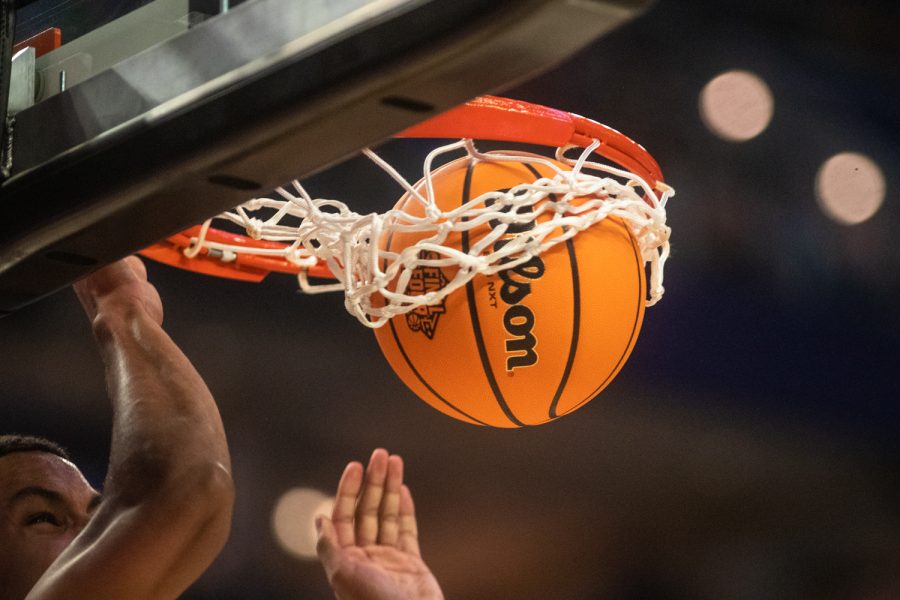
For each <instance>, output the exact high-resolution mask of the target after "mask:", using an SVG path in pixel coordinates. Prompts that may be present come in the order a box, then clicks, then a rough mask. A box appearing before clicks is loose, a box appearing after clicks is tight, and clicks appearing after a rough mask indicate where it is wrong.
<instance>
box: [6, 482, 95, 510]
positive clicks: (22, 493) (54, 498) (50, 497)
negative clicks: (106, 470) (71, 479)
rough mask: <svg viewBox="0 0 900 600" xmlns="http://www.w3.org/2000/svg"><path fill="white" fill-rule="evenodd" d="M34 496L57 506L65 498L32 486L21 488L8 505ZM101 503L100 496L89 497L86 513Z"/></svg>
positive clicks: (63, 502)
mask: <svg viewBox="0 0 900 600" xmlns="http://www.w3.org/2000/svg"><path fill="white" fill-rule="evenodd" d="M35 496H37V497H39V498H44V499H45V500H47V501H49V502H53V503H57V504H65V502H66V501H65V498H63V496H62V494H60V493H59V492H54V491H53V490H48V489H47V488H43V487H40V486H36V485H33V486H29V487H26V488H22V489H21V490H19V491H18V492H16V493H15V494H13V496H12V498H10V504H14V503H16V502H21V501H23V500H25V499H26V498H33V497H35ZM102 501H103V495H102V494H94V495H93V496H91V499H90V501H89V502H88V505H87V511H88V513H92V512H94V510H95V509H96V508H97V507H98V506H99V505H100V503H101V502H102Z"/></svg>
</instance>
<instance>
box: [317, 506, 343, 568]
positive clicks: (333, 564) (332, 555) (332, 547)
mask: <svg viewBox="0 0 900 600" xmlns="http://www.w3.org/2000/svg"><path fill="white" fill-rule="evenodd" d="M316 531H318V533H319V539H318V541H317V542H316V553H317V554H318V555H319V560H320V561H321V562H322V567H324V568H325V574H326V575H327V576H328V579H329V581H330V580H331V575H332V573H334V572H335V571H336V570H337V568H338V563H339V562H340V550H341V546H340V544H339V543H338V539H337V533H336V532H335V530H334V524H333V523H332V522H331V519H329V518H328V517H325V516H323V515H319V516H317V517H316Z"/></svg>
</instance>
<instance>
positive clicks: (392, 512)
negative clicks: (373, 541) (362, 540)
mask: <svg viewBox="0 0 900 600" xmlns="http://www.w3.org/2000/svg"><path fill="white" fill-rule="evenodd" d="M402 487H403V459H402V458H400V457H399V456H397V455H396V454H395V455H393V456H391V457H389V458H388V464H387V477H386V478H385V481H384V496H383V497H382V498H381V506H380V507H379V514H378V543H379V544H384V545H386V546H396V545H397V537H398V534H399V521H398V519H399V517H400V490H401V488H402Z"/></svg>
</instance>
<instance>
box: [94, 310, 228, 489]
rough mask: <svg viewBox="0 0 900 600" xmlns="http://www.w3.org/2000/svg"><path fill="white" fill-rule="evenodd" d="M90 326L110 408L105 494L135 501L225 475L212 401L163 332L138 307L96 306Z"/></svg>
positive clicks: (221, 434) (225, 460)
mask: <svg viewBox="0 0 900 600" xmlns="http://www.w3.org/2000/svg"><path fill="white" fill-rule="evenodd" d="M93 326H94V335H95V337H96V339H97V343H98V346H99V348H100V353H101V356H102V358H103V362H104V364H105V367H106V377H107V387H108V389H109V394H110V398H111V400H112V407H113V436H112V447H111V451H110V467H109V473H108V477H107V481H108V483H107V488H106V490H105V493H109V494H120V495H122V496H124V497H125V498H128V497H132V498H134V499H140V498H146V497H147V494H148V493H149V492H152V491H154V490H161V489H164V488H166V487H167V486H168V485H170V484H171V485H179V486H183V485H185V484H186V482H190V481H191V479H192V478H194V477H196V476H197V475H199V476H200V478H201V479H204V478H205V477H204V474H206V475H207V476H208V475H211V473H207V471H209V470H222V471H223V474H224V475H227V476H229V477H230V472H231V464H230V459H229V455H228V448H227V445H226V441H225V433H224V430H223V427H222V421H221V418H220V417H219V412H218V409H217V407H216V405H215V401H214V400H213V398H212V395H211V394H210V392H209V390H208V389H207V387H206V385H205V383H204V382H203V380H202V379H201V378H200V375H199V374H198V373H197V372H196V370H195V369H194V367H193V366H192V365H191V363H190V361H188V359H187V358H186V357H185V356H184V354H183V353H182V352H181V350H180V349H179V348H178V347H177V346H176V345H175V344H174V342H173V341H172V340H171V339H170V338H169V336H168V335H167V334H166V333H165V331H163V329H162V328H161V327H160V326H159V325H158V324H157V323H156V322H155V321H154V320H153V319H151V318H149V317H148V315H147V314H146V312H145V311H144V310H142V309H141V308H129V309H127V310H126V309H122V308H118V307H117V308H111V309H103V308H102V307H101V310H100V312H99V313H98V315H97V317H96V318H95V319H94V325H93Z"/></svg>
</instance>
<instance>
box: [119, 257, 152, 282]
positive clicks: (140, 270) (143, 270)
mask: <svg viewBox="0 0 900 600" xmlns="http://www.w3.org/2000/svg"><path fill="white" fill-rule="evenodd" d="M123 262H124V263H125V264H126V265H128V267H129V268H130V269H131V270H132V272H133V273H134V274H135V275H137V276H138V277H139V278H140V279H143V280H146V279H147V266H146V265H145V264H144V261H142V260H141V259H140V258H138V257H137V256H129V257H128V258H126V259H125V260H124V261H123Z"/></svg>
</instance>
